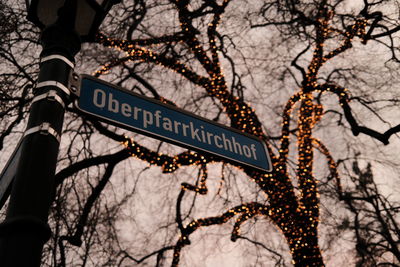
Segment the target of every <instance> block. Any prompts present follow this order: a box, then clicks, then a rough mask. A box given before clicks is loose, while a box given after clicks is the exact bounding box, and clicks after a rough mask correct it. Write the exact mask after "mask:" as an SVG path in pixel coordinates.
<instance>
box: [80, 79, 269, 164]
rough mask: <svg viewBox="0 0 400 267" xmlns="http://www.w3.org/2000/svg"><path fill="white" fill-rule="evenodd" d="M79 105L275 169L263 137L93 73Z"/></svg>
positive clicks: (132, 127)
mask: <svg viewBox="0 0 400 267" xmlns="http://www.w3.org/2000/svg"><path fill="white" fill-rule="evenodd" d="M76 107H77V108H78V109H79V110H81V111H82V112H84V113H86V114H89V115H92V116H94V117H95V118H99V119H102V120H104V121H105V122H107V123H110V124H114V125H117V126H120V127H124V128H126V129H129V130H132V131H136V132H139V133H141V134H145V135H148V136H151V137H153V138H157V139H160V140H164V141H166V142H169V143H173V144H176V145H179V146H183V147H186V148H189V149H192V150H196V151H199V152H206V153H209V154H211V155H214V156H219V157H221V158H223V159H226V160H228V161H233V162H237V163H240V164H244V165H247V166H251V167H254V168H257V169H259V170H262V171H271V159H270V157H269V152H268V149H267V148H266V146H265V143H264V142H263V141H262V140H261V139H259V138H257V137H255V136H252V135H248V134H245V133H242V132H240V131H238V130H236V129H233V128H230V127H226V126H224V125H221V124H218V123H215V122H213V121H210V120H208V119H205V118H201V117H199V116H196V115H194V114H192V113H189V112H187V111H184V110H182V109H178V108H176V107H174V106H172V105H167V104H165V103H162V102H160V101H157V100H154V99H151V98H148V97H144V96H141V95H138V94H135V93H132V92H130V91H127V90H125V89H123V88H121V87H118V86H115V85H113V84H110V83H107V82H105V81H102V80H99V79H97V78H94V77H92V76H88V75H82V76H81V82H80V92H79V97H78V100H77V102H76Z"/></svg>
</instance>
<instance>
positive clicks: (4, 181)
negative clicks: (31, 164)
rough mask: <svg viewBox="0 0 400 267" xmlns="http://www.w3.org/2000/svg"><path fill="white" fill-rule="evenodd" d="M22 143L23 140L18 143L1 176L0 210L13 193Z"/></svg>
mask: <svg viewBox="0 0 400 267" xmlns="http://www.w3.org/2000/svg"><path fill="white" fill-rule="evenodd" d="M21 143H22V138H21V140H20V141H19V142H18V144H17V147H16V148H15V150H14V152H13V153H12V155H11V157H10V158H9V160H8V161H7V164H6V165H5V166H4V169H3V171H2V172H1V174H0V210H1V209H2V208H3V205H4V203H5V202H6V201H7V199H8V197H9V196H10V193H11V185H12V181H13V180H14V177H15V174H16V172H17V166H18V163H19V159H20V157H21V151H22V149H21V147H22V146H21Z"/></svg>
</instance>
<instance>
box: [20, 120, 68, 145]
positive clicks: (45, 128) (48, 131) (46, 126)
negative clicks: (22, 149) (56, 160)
mask: <svg viewBox="0 0 400 267" xmlns="http://www.w3.org/2000/svg"><path fill="white" fill-rule="evenodd" d="M37 132H39V133H40V134H42V135H51V136H53V137H54V138H55V139H56V140H57V142H58V143H60V140H61V136H60V135H59V134H58V133H57V131H56V130H54V128H52V127H51V125H50V123H48V122H43V123H42V124H40V125H38V126H35V127H32V128H30V129H28V130H26V131H25V133H24V136H23V137H26V136H28V135H30V134H34V133H37Z"/></svg>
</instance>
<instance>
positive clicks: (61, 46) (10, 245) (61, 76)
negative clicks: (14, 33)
mask: <svg viewBox="0 0 400 267" xmlns="http://www.w3.org/2000/svg"><path fill="white" fill-rule="evenodd" d="M41 42H42V46H43V51H42V53H41V63H40V72H39V77H38V81H37V85H36V88H35V91H34V96H35V97H34V99H33V102H32V106H31V109H30V115H29V120H28V124H27V128H26V131H25V134H24V137H23V143H22V153H21V158H20V161H19V165H18V168H17V172H16V176H15V179H14V182H13V188H12V191H11V198H10V202H9V207H8V210H7V215H6V219H5V221H4V222H3V223H1V224H0V266H2V267H31V266H32V267H36V266H40V263H41V256H42V250H43V246H44V244H45V243H46V242H47V241H48V239H49V238H50V236H51V230H50V227H49V225H48V222H47V217H48V213H49V208H50V205H51V203H52V200H53V198H54V191H55V187H54V186H55V185H54V174H55V169H56V162H57V155H58V150H59V144H60V136H61V131H62V124H63V119H64V112H65V105H66V104H68V101H69V89H68V87H69V82H68V81H69V78H70V75H71V71H72V69H73V67H74V63H73V62H74V56H75V55H76V53H77V52H78V51H79V50H80V40H79V36H77V34H76V33H75V32H73V31H71V30H70V29H69V27H66V26H63V25H57V24H56V25H53V26H51V27H48V28H47V29H45V30H44V31H43V33H42V36H41Z"/></svg>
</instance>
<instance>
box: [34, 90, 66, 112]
mask: <svg viewBox="0 0 400 267" xmlns="http://www.w3.org/2000/svg"><path fill="white" fill-rule="evenodd" d="M43 99H49V100H52V101H56V102H57V103H59V104H60V105H61V106H62V107H63V108H65V102H64V100H63V99H62V98H61V97H60V96H59V95H58V94H57V91H54V90H50V91H48V92H47V93H45V94H41V95H38V96H36V97H35V98H33V100H32V104H33V103H35V102H37V101H40V100H43Z"/></svg>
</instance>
